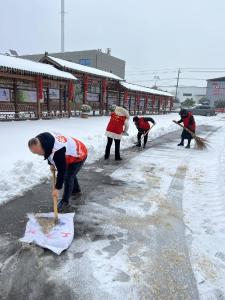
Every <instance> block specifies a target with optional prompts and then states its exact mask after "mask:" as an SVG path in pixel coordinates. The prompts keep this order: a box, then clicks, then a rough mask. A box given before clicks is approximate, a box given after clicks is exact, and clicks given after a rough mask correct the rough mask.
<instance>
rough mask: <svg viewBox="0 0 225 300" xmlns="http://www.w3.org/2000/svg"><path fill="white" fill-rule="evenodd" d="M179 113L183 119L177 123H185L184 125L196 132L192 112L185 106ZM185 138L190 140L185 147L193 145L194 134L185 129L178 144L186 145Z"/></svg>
mask: <svg viewBox="0 0 225 300" xmlns="http://www.w3.org/2000/svg"><path fill="white" fill-rule="evenodd" d="M179 115H180V116H181V119H180V120H179V121H178V122H177V123H183V124H184V127H186V128H188V129H190V130H191V131H192V132H193V133H195V129H196V123H195V119H194V117H193V115H192V113H191V112H189V111H187V110H186V109H184V108H183V109H181V110H180V113H179ZM184 140H188V143H187V146H186V147H185V148H187V149H189V148H190V146H191V140H192V135H191V134H190V133H189V132H188V131H187V130H185V129H183V131H182V134H181V142H180V143H179V144H178V145H177V146H184Z"/></svg>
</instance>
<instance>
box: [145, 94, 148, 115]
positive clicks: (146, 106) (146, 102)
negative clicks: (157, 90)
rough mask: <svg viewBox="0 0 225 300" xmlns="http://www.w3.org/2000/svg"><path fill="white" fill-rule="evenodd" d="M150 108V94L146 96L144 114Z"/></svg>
mask: <svg viewBox="0 0 225 300" xmlns="http://www.w3.org/2000/svg"><path fill="white" fill-rule="evenodd" d="M147 108H148V95H146V96H145V106H144V114H146V112H147Z"/></svg>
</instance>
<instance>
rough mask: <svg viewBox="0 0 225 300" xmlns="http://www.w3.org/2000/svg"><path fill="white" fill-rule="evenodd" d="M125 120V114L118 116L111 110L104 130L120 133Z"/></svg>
mask: <svg viewBox="0 0 225 300" xmlns="http://www.w3.org/2000/svg"><path fill="white" fill-rule="evenodd" d="M125 120H126V117H125V116H118V115H117V114H116V113H115V112H112V113H111V118H110V121H109V124H108V126H107V128H106V131H109V132H112V133H116V134H122V133H123V130H124V123H125Z"/></svg>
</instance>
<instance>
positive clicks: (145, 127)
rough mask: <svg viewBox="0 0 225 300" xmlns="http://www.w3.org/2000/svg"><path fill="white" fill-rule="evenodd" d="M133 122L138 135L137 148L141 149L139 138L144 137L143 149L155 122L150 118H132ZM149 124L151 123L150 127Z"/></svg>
mask: <svg viewBox="0 0 225 300" xmlns="http://www.w3.org/2000/svg"><path fill="white" fill-rule="evenodd" d="M133 122H134V124H135V125H136V127H137V130H138V134H137V144H136V146H137V147H141V137H142V135H143V136H144V145H143V148H145V146H146V144H147V141H148V133H149V130H150V129H151V127H153V126H154V125H155V121H154V120H153V119H152V118H150V117H149V118H145V117H138V116H135V117H133ZM149 122H151V123H152V126H151V125H150V124H149Z"/></svg>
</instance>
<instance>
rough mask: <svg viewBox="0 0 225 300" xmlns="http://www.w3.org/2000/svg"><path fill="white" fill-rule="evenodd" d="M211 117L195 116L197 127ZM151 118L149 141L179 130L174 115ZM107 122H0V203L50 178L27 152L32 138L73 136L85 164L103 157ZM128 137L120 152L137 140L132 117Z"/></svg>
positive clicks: (105, 119)
mask: <svg viewBox="0 0 225 300" xmlns="http://www.w3.org/2000/svg"><path fill="white" fill-rule="evenodd" d="M212 118H218V117H207V118H206V117H196V119H197V122H198V124H200V123H205V122H206V121H207V122H210V120H211V119H212ZM154 119H155V120H156V123H157V124H156V126H155V127H154V128H153V129H152V131H151V134H150V139H155V138H157V137H159V136H161V135H163V134H166V133H168V132H171V131H174V130H177V129H179V128H178V127H177V125H175V124H173V123H172V122H171V121H172V120H173V119H178V115H177V114H168V115H157V116H154ZM108 120H109V117H91V118H89V119H81V118H71V119H58V120H39V121H23V122H9V123H1V124H0V134H1V138H2V143H1V148H0V155H1V166H0V170H1V173H0V203H3V202H5V201H7V200H9V199H11V198H13V197H15V196H17V195H20V194H22V193H23V192H24V191H26V190H28V189H31V188H32V187H33V186H34V185H36V184H38V183H40V182H42V181H43V180H46V179H47V178H48V177H49V167H48V165H47V163H46V162H44V161H43V158H42V157H37V156H35V155H33V154H32V153H30V151H29V150H28V148H27V142H28V140H29V139H30V138H31V137H34V136H36V135H37V134H39V133H41V132H45V131H57V132H62V133H64V134H67V135H71V136H74V137H76V138H78V139H80V140H82V141H83V142H84V143H85V144H86V146H87V147H88V151H89V156H88V160H87V163H91V162H93V161H95V160H97V159H99V158H101V157H103V155H104V150H105V145H106V137H105V135H104V133H105V128H106V126H107V123H108ZM129 134H130V136H129V137H124V138H123V139H122V143H121V148H122V149H125V148H128V147H130V146H132V145H133V143H134V142H135V141H136V134H137V129H136V127H135V126H134V124H133V122H132V118H131V120H130V129H129ZM113 148H114V147H113ZM112 151H114V149H113V150H112Z"/></svg>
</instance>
